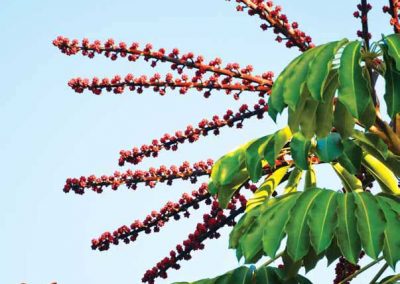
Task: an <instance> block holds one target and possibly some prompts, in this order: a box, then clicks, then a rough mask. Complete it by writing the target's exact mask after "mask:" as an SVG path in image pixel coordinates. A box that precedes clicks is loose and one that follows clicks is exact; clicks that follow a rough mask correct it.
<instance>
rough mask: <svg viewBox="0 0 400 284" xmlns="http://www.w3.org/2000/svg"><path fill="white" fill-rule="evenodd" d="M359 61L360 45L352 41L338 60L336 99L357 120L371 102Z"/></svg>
mask: <svg viewBox="0 0 400 284" xmlns="http://www.w3.org/2000/svg"><path fill="white" fill-rule="evenodd" d="M360 61H361V43H360V42H359V41H352V42H350V43H349V44H348V45H347V46H346V47H345V48H344V49H343V53H342V57H341V58H340V67H339V82H340V86H339V96H338V98H339V101H340V102H341V103H343V104H344V105H345V106H346V108H347V109H348V111H349V112H350V113H351V114H352V115H353V117H355V118H357V119H358V118H360V117H361V115H362V114H363V113H364V111H365V109H366V107H367V106H368V104H369V102H370V100H371V96H370V90H369V87H368V84H369V82H368V81H367V80H366V79H365V78H364V76H363V73H362V67H361V65H360Z"/></svg>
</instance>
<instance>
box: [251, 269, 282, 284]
mask: <svg viewBox="0 0 400 284" xmlns="http://www.w3.org/2000/svg"><path fill="white" fill-rule="evenodd" d="M255 279H256V281H255V282H254V284H256V283H257V284H258V283H260V284H278V283H280V278H279V276H278V275H277V274H276V272H275V270H274V269H273V268H272V267H266V266H264V265H263V266H261V267H260V268H258V269H257V272H256V277H255Z"/></svg>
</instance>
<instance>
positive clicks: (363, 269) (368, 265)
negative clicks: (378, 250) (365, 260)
mask: <svg viewBox="0 0 400 284" xmlns="http://www.w3.org/2000/svg"><path fill="white" fill-rule="evenodd" d="M382 259H383V256H381V257H379V258H378V259H376V260H374V261H372V262H370V263H369V264H367V265H366V266H364V267H363V268H361V269H360V270H357V271H356V272H354V273H353V274H351V275H349V276H347V277H346V278H345V279H343V280H342V281H340V282H339V284H344V283H346V282H347V281H350V280H351V279H353V278H354V277H356V276H357V275H358V274H360V273H363V272H364V271H365V270H367V269H368V268H370V267H372V266H374V265H375V264H377V263H378V262H380V261H381V260H382Z"/></svg>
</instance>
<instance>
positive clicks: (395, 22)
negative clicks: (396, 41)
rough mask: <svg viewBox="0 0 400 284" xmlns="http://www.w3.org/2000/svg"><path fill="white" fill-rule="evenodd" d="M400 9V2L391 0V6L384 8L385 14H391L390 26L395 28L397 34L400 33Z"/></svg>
mask: <svg viewBox="0 0 400 284" xmlns="http://www.w3.org/2000/svg"><path fill="white" fill-rule="evenodd" d="M399 9H400V1H399V0H389V6H383V12H384V13H389V15H390V16H391V17H392V18H391V19H390V24H391V25H392V26H393V29H394V32H395V33H400V22H399V16H400V15H399Z"/></svg>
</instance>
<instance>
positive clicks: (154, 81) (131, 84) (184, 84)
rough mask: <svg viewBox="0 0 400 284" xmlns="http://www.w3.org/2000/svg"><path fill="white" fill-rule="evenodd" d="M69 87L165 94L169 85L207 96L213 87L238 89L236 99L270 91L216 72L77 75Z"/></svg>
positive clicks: (226, 89) (98, 92) (228, 90)
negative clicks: (246, 93)
mask: <svg viewBox="0 0 400 284" xmlns="http://www.w3.org/2000/svg"><path fill="white" fill-rule="evenodd" d="M196 73H198V72H196ZM68 86H70V87H71V88H72V89H73V90H74V91H75V92H77V93H83V91H84V90H85V89H88V90H90V91H91V92H92V93H93V94H95V95H100V94H101V92H102V90H106V91H107V92H113V93H114V94H121V93H123V92H124V90H125V89H126V88H128V89H129V90H130V91H136V92H137V93H138V94H141V93H143V89H145V88H150V87H152V89H153V91H154V92H156V93H159V94H160V95H161V96H164V95H165V94H166V92H167V89H168V88H169V89H171V90H175V89H178V90H179V93H180V94H181V95H184V94H186V93H187V92H188V90H189V89H194V90H197V91H199V92H204V97H205V98H208V97H209V96H210V95H211V90H224V91H225V93H226V94H227V95H229V94H231V93H232V91H236V93H235V96H234V97H235V98H238V97H239V94H240V93H241V92H243V91H249V92H258V93H259V95H260V96H261V97H263V96H264V95H265V94H266V93H268V92H269V91H270V90H271V88H270V87H269V86H265V85H264V86H263V85H252V84H251V82H250V81H246V80H243V83H239V82H232V77H225V78H223V79H220V75H219V74H213V75H211V76H210V77H209V78H208V79H206V80H202V78H201V76H197V75H195V76H194V77H192V78H190V77H189V76H188V75H186V74H182V75H181V76H180V78H174V77H173V75H172V74H171V73H168V74H167V75H166V76H165V78H164V79H162V78H161V75H160V74H158V73H156V74H154V75H153V76H152V77H150V78H147V76H145V75H142V76H140V77H136V78H135V77H134V76H133V75H132V74H128V75H126V76H125V78H124V79H122V77H121V76H119V75H116V76H114V77H113V78H112V79H109V78H103V79H101V80H100V79H99V78H97V77H94V78H93V79H92V80H89V79H82V78H74V79H71V80H70V81H69V82H68Z"/></svg>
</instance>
